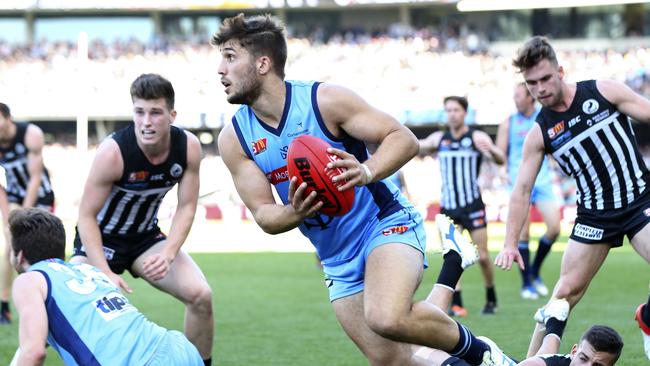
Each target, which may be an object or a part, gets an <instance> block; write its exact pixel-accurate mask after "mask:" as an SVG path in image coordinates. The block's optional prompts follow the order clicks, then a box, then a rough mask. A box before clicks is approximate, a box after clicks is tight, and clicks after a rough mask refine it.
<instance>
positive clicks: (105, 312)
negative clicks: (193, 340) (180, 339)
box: [29, 259, 200, 366]
mask: <svg viewBox="0 0 650 366" xmlns="http://www.w3.org/2000/svg"><path fill="white" fill-rule="evenodd" d="M29 271H37V272H40V273H41V274H43V276H45V279H46V281H47V298H46V299H45V308H46V311H47V318H48V331H49V333H48V338H47V342H48V343H49V344H50V345H51V346H52V348H54V349H55V350H56V351H57V352H58V353H59V354H60V355H61V358H62V359H63V361H64V362H65V364H66V365H84V366H95V365H110V366H115V365H148V364H150V361H151V360H152V358H153V356H154V355H155V354H157V353H159V352H160V351H159V350H158V349H157V348H158V346H159V344H161V342H163V341H164V340H166V338H167V333H168V331H167V330H166V329H165V328H162V327H160V326H158V325H156V324H154V323H153V322H151V321H149V320H147V319H146V318H145V317H144V315H142V313H140V312H139V311H138V310H137V309H136V308H135V307H134V306H133V305H131V304H130V303H129V300H128V299H127V298H126V297H124V296H123V295H122V294H121V293H120V290H119V289H118V288H117V287H115V285H113V283H112V282H110V280H109V279H108V277H107V276H106V275H105V274H103V273H102V272H101V271H99V270H98V269H97V268H95V267H93V266H90V265H88V264H76V265H72V264H69V263H66V262H64V261H62V260H60V259H48V260H44V261H41V262H38V263H36V264H34V265H32V266H31V267H30V268H29ZM187 343H188V344H189V342H187ZM163 344H164V343H163ZM190 346H191V344H190ZM191 348H193V351H194V352H195V353H196V356H198V351H196V348H194V347H193V346H192V347H191ZM191 348H189V352H192V349H191ZM168 361H169V360H168ZM198 362H200V357H199V358H198ZM168 364H169V365H172V364H176V365H178V363H174V362H171V363H169V362H168ZM187 364H191V365H197V364H198V363H187Z"/></svg>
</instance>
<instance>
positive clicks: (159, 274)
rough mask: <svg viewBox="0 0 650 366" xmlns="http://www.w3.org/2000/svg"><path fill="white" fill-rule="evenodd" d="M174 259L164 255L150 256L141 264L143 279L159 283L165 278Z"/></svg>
mask: <svg viewBox="0 0 650 366" xmlns="http://www.w3.org/2000/svg"><path fill="white" fill-rule="evenodd" d="M173 261H174V258H172V257H171V256H169V255H166V254H165V253H162V252H161V253H156V254H152V255H150V256H149V257H147V258H145V260H144V261H143V262H142V270H143V271H144V273H143V274H144V277H145V278H147V279H148V280H151V281H159V280H162V279H163V278H165V276H167V273H169V269H170V268H171V265H172V262H173Z"/></svg>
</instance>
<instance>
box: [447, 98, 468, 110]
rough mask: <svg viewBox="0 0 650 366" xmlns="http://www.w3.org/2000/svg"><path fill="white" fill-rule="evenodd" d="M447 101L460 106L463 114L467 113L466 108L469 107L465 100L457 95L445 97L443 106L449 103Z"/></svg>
mask: <svg viewBox="0 0 650 366" xmlns="http://www.w3.org/2000/svg"><path fill="white" fill-rule="evenodd" d="M449 101H452V102H456V103H458V104H460V106H461V107H463V109H464V110H465V112H467V106H468V105H469V104H468V103H467V98H465V97H459V96H457V95H450V96H448V97H445V99H444V101H443V104H447V102H449Z"/></svg>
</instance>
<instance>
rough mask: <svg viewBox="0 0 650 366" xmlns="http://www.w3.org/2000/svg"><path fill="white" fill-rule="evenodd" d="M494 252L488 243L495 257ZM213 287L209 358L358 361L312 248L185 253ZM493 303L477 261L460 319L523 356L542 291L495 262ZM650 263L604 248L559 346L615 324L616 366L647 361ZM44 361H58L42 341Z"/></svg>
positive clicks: (158, 302)
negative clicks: (642, 319) (605, 254)
mask: <svg viewBox="0 0 650 366" xmlns="http://www.w3.org/2000/svg"><path fill="white" fill-rule="evenodd" d="M495 254H496V253H495V252H492V256H493V257H494V255H495ZM561 255H562V253H561V252H553V253H552V254H551V255H550V256H549V258H548V259H547V263H546V264H545V267H544V272H543V276H544V278H545V279H546V281H547V283H550V284H552V283H554V282H555V280H556V279H557V277H558V274H559V265H560V259H561ZM193 257H194V258H195V260H196V261H197V262H198V264H199V266H200V267H201V268H202V269H203V271H204V273H205V275H206V276H207V278H208V280H209V282H210V284H211V286H212V288H213V291H214V301H215V304H214V308H215V316H216V338H215V343H214V345H215V350H214V358H215V361H216V362H215V364H216V365H331V366H335V365H364V364H367V363H366V361H365V359H364V358H363V357H362V356H361V354H360V352H359V351H358V350H357V349H356V347H355V346H354V345H353V344H352V342H351V341H349V340H348V338H347V337H346V335H345V334H344V332H343V330H342V329H341V328H340V326H339V325H338V323H337V322H336V320H335V317H334V314H333V312H332V310H331V307H330V304H329V302H328V300H327V299H328V298H327V290H326V288H325V286H324V285H323V280H322V278H323V277H322V274H321V272H320V270H319V269H317V268H316V266H315V263H314V256H313V254H312V253H213V254H193ZM429 262H430V265H431V267H430V268H429V269H428V270H427V271H426V272H425V279H424V280H423V283H422V285H421V286H420V289H419V291H418V292H417V294H416V298H417V299H423V298H424V297H425V296H426V294H427V293H428V291H429V290H430V289H431V286H432V284H433V281H434V277H435V276H436V275H437V273H438V270H439V267H440V264H441V261H440V259H439V254H435V253H430V254H429ZM496 276H497V277H496V280H497V282H496V283H497V295H498V299H499V311H498V313H497V314H496V315H494V316H482V315H480V309H481V307H482V306H483V303H484V298H485V295H484V291H483V288H482V280H481V276H480V270H479V269H478V267H474V268H471V269H470V270H468V271H467V272H466V274H465V275H464V278H463V297H464V302H465V304H466V306H467V308H468V309H469V313H470V314H469V317H467V318H465V319H463V320H462V322H463V323H464V324H466V325H468V326H469V327H470V329H472V330H473V332H474V333H475V334H477V335H487V336H489V337H491V338H492V339H493V340H495V341H496V342H497V343H498V344H499V345H500V346H501V347H502V348H503V349H504V350H505V351H506V352H508V353H510V354H511V355H512V356H514V357H517V358H520V357H522V356H523V355H524V353H525V351H526V349H527V346H528V341H529V339H530V333H531V331H532V326H533V322H532V315H533V313H534V311H535V309H536V308H537V307H539V306H541V305H542V304H543V303H544V300H537V301H524V300H521V299H520V298H519V286H520V277H519V274H518V273H515V272H514V271H512V272H502V271H500V270H497V271H496ZM126 279H127V281H128V282H129V284H130V285H131V286H132V288H133V289H134V293H133V295H131V296H130V299H131V301H132V302H133V303H134V304H135V305H136V306H137V307H138V308H139V309H140V310H142V311H143V312H144V313H145V314H146V315H147V316H148V317H149V318H150V319H151V320H153V321H155V322H157V323H158V324H160V325H163V326H165V327H167V328H172V329H182V319H183V307H182V305H181V304H180V303H179V302H178V301H176V300H174V299H172V298H171V297H169V296H167V295H165V294H163V293H159V292H158V291H157V290H154V289H153V288H151V287H150V286H149V285H148V284H146V283H145V282H144V281H143V280H134V279H132V278H130V277H129V276H127V277H126ZM649 279H650V267H649V266H648V265H647V263H645V261H643V260H642V259H641V258H640V256H639V255H637V254H636V253H635V252H633V251H632V249H631V248H630V246H629V244H626V245H625V246H624V247H623V248H620V249H616V250H614V251H612V253H611V254H610V256H609V258H608V259H607V261H606V262H605V265H604V266H603V268H602V269H601V271H600V273H599V274H598V276H597V277H596V278H595V280H594V281H593V282H592V284H591V287H590V290H589V291H588V293H587V295H586V296H585V298H584V299H583V301H582V302H581V303H580V305H579V306H578V307H577V308H576V309H575V310H574V312H573V313H572V317H571V320H570V321H569V324H568V326H567V330H566V332H565V336H564V339H565V343H564V344H563V346H562V352H568V351H569V350H570V347H571V345H572V344H573V343H572V342H576V341H577V339H578V338H579V336H580V334H581V333H582V332H583V331H584V330H585V329H586V328H587V327H588V326H589V325H591V324H594V323H598V324H606V325H610V326H612V327H614V328H616V329H617V330H618V331H619V332H620V333H621V335H622V336H623V339H624V341H625V348H624V351H623V356H622V357H621V360H620V361H619V363H618V365H622V366H626V365H629V366H638V365H646V364H648V360H647V359H645V356H644V355H643V352H642V347H643V345H642V343H641V336H640V333H639V329H638V327H637V325H636V323H635V322H634V321H633V313H634V310H635V308H636V306H637V305H638V304H639V303H641V302H642V301H645V300H646V299H647V296H648V280H649ZM17 345H18V336H17V325H16V324H15V322H14V324H12V325H9V326H0V365H5V364H8V362H9V359H10V358H11V357H12V355H13V352H14V351H15V349H16V347H17ZM46 365H62V362H61V361H60V360H59V358H58V356H57V355H56V353H54V352H52V351H51V350H50V353H49V355H48V359H47V361H46Z"/></svg>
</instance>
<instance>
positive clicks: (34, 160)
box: [23, 125, 45, 207]
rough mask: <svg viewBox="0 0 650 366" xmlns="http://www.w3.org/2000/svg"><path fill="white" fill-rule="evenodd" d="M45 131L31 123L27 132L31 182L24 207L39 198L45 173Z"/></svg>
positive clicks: (29, 205) (28, 164) (28, 167)
mask: <svg viewBox="0 0 650 366" xmlns="http://www.w3.org/2000/svg"><path fill="white" fill-rule="evenodd" d="M44 144H45V142H44V138H43V131H41V129H40V128H38V127H36V126H34V125H29V126H28V127H27V131H26V132H25V146H26V147H27V150H28V151H29V153H28V154H27V170H28V171H29V183H28V185H27V192H26V194H25V199H24V200H23V207H32V206H34V204H36V200H37V199H38V188H39V187H40V185H41V176H42V175H43V169H45V168H44V165H43V145H44Z"/></svg>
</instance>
